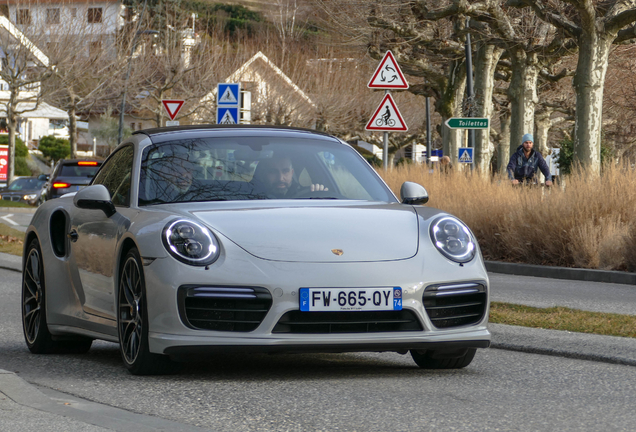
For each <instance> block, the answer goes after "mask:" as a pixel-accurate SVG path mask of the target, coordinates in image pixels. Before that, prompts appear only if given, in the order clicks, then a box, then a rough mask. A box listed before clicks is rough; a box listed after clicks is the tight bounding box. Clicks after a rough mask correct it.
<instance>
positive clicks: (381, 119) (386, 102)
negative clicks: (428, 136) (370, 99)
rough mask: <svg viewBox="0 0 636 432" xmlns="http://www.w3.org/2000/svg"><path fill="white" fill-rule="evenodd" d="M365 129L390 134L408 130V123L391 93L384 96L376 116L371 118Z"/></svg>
mask: <svg viewBox="0 0 636 432" xmlns="http://www.w3.org/2000/svg"><path fill="white" fill-rule="evenodd" d="M365 129H366V130H370V131H388V132H391V131H402V132H405V131H407V130H408V127H407V126H406V122H405V121H404V119H403V118H402V114H400V110H398V107H397V105H396V104H395V101H394V100H393V97H392V96H391V94H390V93H389V94H387V95H386V96H384V99H382V103H381V104H380V106H379V107H378V109H377V110H376V111H375V114H373V116H372V117H371V120H369V123H367V126H366V127H365Z"/></svg>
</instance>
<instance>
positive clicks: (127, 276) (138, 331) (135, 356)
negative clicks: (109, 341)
mask: <svg viewBox="0 0 636 432" xmlns="http://www.w3.org/2000/svg"><path fill="white" fill-rule="evenodd" d="M142 269H143V267H142V264H141V257H140V256H139V251H138V250H137V249H136V248H133V249H131V250H130V251H129V252H128V254H127V255H126V257H125V258H124V260H123V265H122V267H121V274H120V279H119V288H118V295H117V302H118V308H117V309H118V310H117V331H118V333H119V348H120V349H119V350H120V352H121V357H122V360H123V361H124V365H125V366H126V368H127V369H128V371H129V372H130V373H132V374H133V375H158V374H165V373H171V372H173V371H174V370H175V367H174V363H173V362H171V361H170V358H169V357H167V356H164V355H161V354H153V353H151V352H150V349H149V344H148V303H147V301H146V282H145V279H144V273H143V270H142Z"/></svg>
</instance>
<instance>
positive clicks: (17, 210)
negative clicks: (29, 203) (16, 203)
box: [0, 207, 37, 213]
mask: <svg viewBox="0 0 636 432" xmlns="http://www.w3.org/2000/svg"><path fill="white" fill-rule="evenodd" d="M36 210H37V207H33V208H31V207H0V212H1V213H35V212H36Z"/></svg>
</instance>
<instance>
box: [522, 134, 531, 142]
mask: <svg viewBox="0 0 636 432" xmlns="http://www.w3.org/2000/svg"><path fill="white" fill-rule="evenodd" d="M526 141H532V142H533V143H534V139H533V138H532V134H525V135H524V136H523V138H521V143H522V144H523V143H524V142H526Z"/></svg>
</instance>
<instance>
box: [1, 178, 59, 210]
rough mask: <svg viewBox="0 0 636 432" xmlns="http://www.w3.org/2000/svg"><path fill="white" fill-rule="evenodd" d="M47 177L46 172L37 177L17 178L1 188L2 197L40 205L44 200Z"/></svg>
mask: <svg viewBox="0 0 636 432" xmlns="http://www.w3.org/2000/svg"><path fill="white" fill-rule="evenodd" d="M47 179H48V175H46V174H41V175H39V176H37V177H20V178H17V179H15V180H13V181H12V182H11V184H10V185H9V186H8V187H6V188H2V189H0V199H1V200H2V201H13V202H22V203H25V204H29V205H32V206H38V205H40V204H42V203H43V202H44V198H43V196H42V193H43V192H44V190H45V186H46V180H47ZM0 205H1V204H0Z"/></svg>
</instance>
